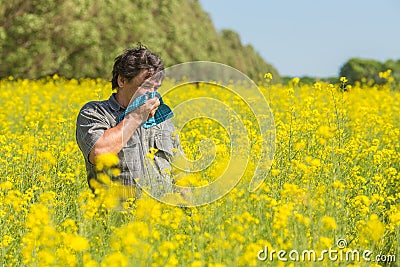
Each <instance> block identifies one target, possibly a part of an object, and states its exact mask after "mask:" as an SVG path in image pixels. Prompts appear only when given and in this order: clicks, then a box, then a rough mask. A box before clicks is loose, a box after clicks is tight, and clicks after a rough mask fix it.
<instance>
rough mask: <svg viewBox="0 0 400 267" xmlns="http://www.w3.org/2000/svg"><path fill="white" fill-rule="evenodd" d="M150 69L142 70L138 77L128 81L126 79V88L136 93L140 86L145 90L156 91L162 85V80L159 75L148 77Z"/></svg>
mask: <svg viewBox="0 0 400 267" xmlns="http://www.w3.org/2000/svg"><path fill="white" fill-rule="evenodd" d="M148 76H149V75H148V71H147V70H142V71H141V72H140V73H139V74H138V75H137V76H136V77H134V78H133V79H131V80H130V81H128V80H127V79H124V81H123V87H124V88H125V90H129V91H131V92H132V93H135V92H136V91H137V90H138V89H139V88H140V89H141V90H143V91H144V92H154V91H157V90H158V88H159V87H160V86H161V80H160V79H159V78H157V75H153V76H151V77H148Z"/></svg>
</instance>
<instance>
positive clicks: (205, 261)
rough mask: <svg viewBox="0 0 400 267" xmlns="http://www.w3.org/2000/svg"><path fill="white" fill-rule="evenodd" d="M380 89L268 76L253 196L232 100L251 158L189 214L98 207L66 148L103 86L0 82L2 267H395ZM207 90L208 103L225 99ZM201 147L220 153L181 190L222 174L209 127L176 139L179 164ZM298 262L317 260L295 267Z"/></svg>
mask: <svg viewBox="0 0 400 267" xmlns="http://www.w3.org/2000/svg"><path fill="white" fill-rule="evenodd" d="M389 74H390V73H389ZM387 78H388V81H389V82H388V83H387V84H386V85H381V86H375V85H372V84H368V83H367V82H366V83H363V84H356V85H355V86H352V87H351V86H346V84H345V83H346V80H345V79H341V83H340V84H327V83H320V82H316V83H315V84H314V85H312V86H310V85H302V83H301V80H300V81H299V80H298V79H293V80H292V81H291V82H290V83H289V84H288V85H270V83H269V82H270V79H271V75H266V80H265V81H264V82H263V83H262V84H260V89H261V91H262V92H263V94H264V96H265V98H266V99H267V101H268V103H269V105H270V107H271V109H272V112H273V115H274V120H275V125H276V152H275V157H274V160H273V163H272V168H271V170H270V172H269V173H268V175H267V177H266V179H265V181H264V183H263V184H262V186H261V187H260V188H259V189H258V190H257V191H255V192H254V193H251V192H249V190H248V184H249V180H250V178H251V177H252V174H253V172H254V168H255V161H256V160H257V158H258V156H259V150H260V147H259V146H260V142H259V140H258V138H259V133H258V132H257V130H256V128H255V126H254V123H255V120H254V118H253V117H252V114H251V113H250V112H249V111H248V109H247V107H246V106H245V104H246V103H244V102H243V101H240V99H239V100H238V101H235V100H234V99H233V100H232V103H233V104H232V106H233V108H234V109H235V110H236V112H238V114H239V115H240V118H241V120H242V122H243V124H244V125H245V126H246V129H247V130H248V135H249V140H251V151H250V152H251V153H250V154H249V160H250V161H249V164H248V166H247V169H246V171H245V173H244V177H243V179H241V181H240V182H239V184H238V185H237V186H236V187H235V188H234V189H233V190H232V191H231V192H229V193H228V194H227V195H225V196H224V197H222V198H220V199H219V200H217V201H215V202H212V203H210V204H207V205H202V206H197V207H185V206H180V207H179V206H172V205H168V204H164V203H161V202H158V201H157V200H154V199H152V198H150V197H146V196H144V197H142V198H140V199H138V200H136V201H135V200H134V199H133V198H129V199H128V200H127V201H126V202H125V203H123V207H119V208H118V209H116V208H114V206H116V205H117V204H118V203H116V200H115V194H113V193H110V191H112V190H107V189H104V190H103V191H104V192H102V194H100V195H99V196H98V197H95V196H94V195H93V194H92V193H91V191H90V190H89V189H88V185H87V181H86V172H85V166H84V161H83V157H82V155H81V152H80V151H79V149H78V146H77V145H76V143H75V120H76V116H77V114H78V111H79V109H80V108H81V107H82V105H83V104H84V103H86V102H88V101H90V100H99V99H107V98H108V97H109V95H110V94H111V86H110V84H109V82H107V81H105V80H101V79H96V80H95V79H81V80H66V79H63V78H61V77H58V76H57V75H55V76H53V77H47V78H43V79H41V80H37V81H31V80H16V79H13V78H12V77H9V78H8V79H3V80H0V96H1V97H0V104H1V107H2V112H1V113H0V133H1V134H0V162H1V169H0V172H1V176H0V179H1V180H0V198H1V202H0V229H1V242H0V265H2V266H193V267H194V266H207V267H213V266H338V265H341V266H386V265H387V264H390V263H389V262H391V264H392V265H393V266H398V264H400V189H399V188H400V142H399V141H400V91H399V90H398V89H397V90H393V89H394V88H393V87H394V85H393V84H392V82H391V80H390V79H389V78H390V77H387ZM238 86H239V85H238ZM211 87H213V86H211ZM214 87H215V88H212V93H213V94H214V95H216V96H219V97H220V98H221V99H228V98H229V97H228V96H226V95H224V94H226V91H224V90H219V89H218V86H214ZM207 90H210V86H208V87H207V86H205V87H204V88H201V87H200V88H197V89H195V88H194V87H193V88H191V87H190V86H188V89H187V90H186V91H185V92H186V93H185V94H180V96H179V97H181V98H179V97H177V98H174V99H168V98H166V99H164V100H165V101H166V102H167V103H169V104H171V105H172V106H174V105H175V104H176V103H178V102H181V101H184V100H185V99H190V98H191V97H192V96H193V95H194V94H199V95H207V94H208V92H210V91H207ZM174 101H175V102H176V103H175V102H174ZM207 137H208V138H211V139H212V140H213V141H214V143H215V144H216V157H215V160H214V161H215V162H214V163H213V164H214V165H212V166H211V167H210V168H209V169H207V170H205V171H204V172H203V173H202V174H201V175H197V176H196V175H189V176H187V177H184V178H182V180H179V181H178V182H180V183H182V184H183V185H188V184H189V185H194V186H196V185H203V184H205V183H208V182H210V181H211V180H212V179H214V178H216V177H218V176H219V175H220V173H221V172H223V170H224V168H225V167H226V162H225V159H226V158H229V149H228V146H229V143H230V140H229V136H228V135H227V132H226V131H225V130H224V129H223V128H222V127H221V126H220V125H218V122H216V121H213V120H209V119H204V120H201V119H196V120H193V121H190V122H189V123H188V124H187V125H186V126H185V127H184V128H183V130H182V131H181V132H180V138H181V143H182V145H183V149H184V151H185V154H186V155H187V157H188V158H191V159H196V157H198V151H199V150H198V146H199V142H200V141H201V140H202V139H203V138H207ZM150 156H151V155H150ZM113 162H114V161H113V158H112V157H111V156H110V157H109V158H105V159H104V161H103V163H102V164H103V165H102V166H101V167H99V170H102V171H103V173H104V176H105V177H107V175H106V174H107V173H108V171H114V172H115V171H116V170H113V169H112V165H113ZM107 168H109V169H108V170H107ZM105 179H106V178H105ZM100 191H101V190H100ZM267 250H268V251H267ZM280 250H281V251H283V252H286V254H284V253H283V252H282V253H281V254H279V253H278V252H279V251H280ZM307 250H313V251H315V253H316V254H315V255H316V256H315V258H313V255H308V256H310V257H302V256H303V255H302V254H303V253H302V252H304V251H307ZM332 250H336V251H337V253H336V254H335V255H329V252H332ZM272 251H275V253H272V254H271V252H272ZM296 251H297V252H298V253H296ZM357 251H359V252H360V253H359V254H357V253H356V252H357ZM365 251H367V253H364V254H363V252H365ZM346 252H350V253H347V254H346ZM369 252H370V253H369ZM270 254H271V255H270ZM346 255H350V256H354V257H352V258H351V259H346V258H345V256H346ZM270 256H271V257H270ZM278 256H279V257H278ZM335 256H336V258H335ZM340 256H342V257H340ZM357 256H359V257H357ZM285 259H286V261H285ZM368 259H370V260H371V261H368ZM379 260H381V261H382V260H386V263H385V262H379ZM396 264H397V265H396Z"/></svg>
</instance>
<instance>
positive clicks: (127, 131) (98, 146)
mask: <svg viewBox="0 0 400 267" xmlns="http://www.w3.org/2000/svg"><path fill="white" fill-rule="evenodd" d="M159 105H160V101H159V100H158V98H157V97H155V98H152V99H148V100H147V101H146V103H145V104H144V105H142V106H140V107H138V108H137V109H135V110H134V111H132V112H131V113H129V114H128V115H127V116H125V118H124V119H123V120H122V121H121V122H120V123H119V124H118V125H117V126H115V127H113V128H110V129H108V130H105V131H104V133H103V135H102V136H101V137H100V138H99V139H98V140H97V142H96V143H95V144H94V146H93V148H92V150H91V151H90V153H89V162H90V163H92V164H94V163H95V159H96V157H97V156H98V155H101V154H104V153H113V154H117V153H119V152H120V151H121V150H122V148H123V147H124V146H125V145H126V143H127V142H128V140H129V139H130V138H131V136H132V135H133V134H134V133H135V131H136V129H137V128H138V127H140V125H141V124H142V123H143V122H145V121H146V120H148V119H149V118H151V117H153V116H154V114H155V112H156V110H157V107H158V106H159Z"/></svg>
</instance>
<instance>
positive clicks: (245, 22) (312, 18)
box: [199, 0, 400, 77]
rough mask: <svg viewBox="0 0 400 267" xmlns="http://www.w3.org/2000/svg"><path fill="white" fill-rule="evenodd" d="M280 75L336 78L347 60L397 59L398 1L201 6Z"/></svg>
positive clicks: (218, 1)
mask: <svg viewBox="0 0 400 267" xmlns="http://www.w3.org/2000/svg"><path fill="white" fill-rule="evenodd" d="M199 2H200V4H201V5H202V7H203V9H204V10H205V11H206V12H208V13H209V14H210V17H211V19H212V21H213V23H214V26H215V27H216V29H217V30H218V31H219V30H221V29H232V30H234V31H236V32H237V33H239V35H240V37H241V40H242V43H243V44H251V45H252V46H253V47H254V48H255V50H256V51H258V52H259V53H260V55H261V56H262V57H263V58H264V59H265V60H266V61H267V62H269V63H271V64H272V65H273V66H274V67H275V68H277V70H278V71H279V73H280V74H281V75H288V76H304V75H308V76H317V77H329V76H337V75H338V73H339V70H340V67H341V66H342V65H343V64H344V63H345V62H346V61H347V60H348V59H350V58H352V57H360V58H368V59H375V60H379V61H386V60H387V59H400V1H399V0H381V1H377V0H374V1H372V0H319V1H317V0H314V1H312V0H275V1H262V0H259V1H256V0H247V1H239V0H230V1H228V0H200V1H199Z"/></svg>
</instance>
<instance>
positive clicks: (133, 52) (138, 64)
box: [111, 43, 164, 89]
mask: <svg viewBox="0 0 400 267" xmlns="http://www.w3.org/2000/svg"><path fill="white" fill-rule="evenodd" d="M143 69H147V70H148V71H149V75H148V78H149V77H151V76H153V75H154V74H157V76H160V78H161V79H163V78H164V63H163V62H162V60H161V58H160V57H159V56H158V55H156V54H154V53H152V52H151V51H150V50H149V49H147V48H146V47H145V46H144V45H142V44H140V43H139V44H138V46H137V47H136V48H132V49H127V50H125V52H124V53H123V54H122V55H119V56H118V57H116V58H115V61H114V67H113V70H112V80H111V83H112V89H115V88H118V75H121V76H122V77H123V78H127V79H128V80H131V79H133V78H134V77H135V76H136V75H138V74H139V73H140V71H141V70H143Z"/></svg>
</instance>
